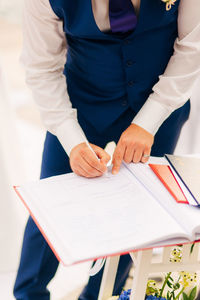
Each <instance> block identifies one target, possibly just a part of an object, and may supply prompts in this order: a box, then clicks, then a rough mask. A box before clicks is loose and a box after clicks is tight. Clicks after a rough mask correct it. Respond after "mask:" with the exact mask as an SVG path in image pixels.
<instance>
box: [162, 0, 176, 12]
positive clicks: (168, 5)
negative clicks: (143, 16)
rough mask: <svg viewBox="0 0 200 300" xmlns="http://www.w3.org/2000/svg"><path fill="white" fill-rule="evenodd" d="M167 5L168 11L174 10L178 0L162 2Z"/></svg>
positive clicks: (164, 0)
mask: <svg viewBox="0 0 200 300" xmlns="http://www.w3.org/2000/svg"><path fill="white" fill-rule="evenodd" d="M162 1H163V2H165V3H166V10H170V9H171V8H172V5H174V3H175V2H176V0H162Z"/></svg>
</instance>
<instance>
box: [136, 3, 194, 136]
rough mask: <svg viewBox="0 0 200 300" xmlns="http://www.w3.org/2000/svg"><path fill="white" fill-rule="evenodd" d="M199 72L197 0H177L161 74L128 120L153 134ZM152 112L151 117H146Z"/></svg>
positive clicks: (187, 93)
mask: <svg viewBox="0 0 200 300" xmlns="http://www.w3.org/2000/svg"><path fill="white" fill-rule="evenodd" d="M199 75H200V1H199V0H190V1H188V0H181V2H180V5H179V12H178V37H177V39H176V40H175V43H174V53H173V55H172V56H171V58H170V60H169V63H168V65H167V68H166V70H165V72H164V74H163V75H161V76H159V81H158V82H157V83H156V84H155V85H154V86H153V93H152V94H150V96H149V98H148V99H147V101H146V102H145V104H144V105H143V107H142V108H141V110H140V111H139V112H138V114H137V115H136V117H135V118H134V119H133V121H132V123H134V124H137V125H139V126H141V127H143V128H144V129H145V130H147V131H148V132H150V133H151V134H153V135H154V134H155V133H156V132H157V130H158V129H159V127H160V126H161V125H162V123H163V122H164V121H165V120H166V119H167V118H168V117H169V115H170V114H171V113H172V112H173V111H174V110H176V109H177V108H179V107H181V106H182V105H183V104H184V103H185V102H186V101H187V100H188V99H189V98H190V97H191V94H192V89H193V86H194V84H195V82H196V80H197V79H198V77H199ZM149 116H152V117H149Z"/></svg>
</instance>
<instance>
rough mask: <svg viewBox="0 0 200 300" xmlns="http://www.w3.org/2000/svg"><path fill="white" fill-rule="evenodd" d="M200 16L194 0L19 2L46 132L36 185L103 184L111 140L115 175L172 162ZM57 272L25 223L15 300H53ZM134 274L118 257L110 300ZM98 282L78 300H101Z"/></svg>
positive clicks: (199, 63) (195, 67)
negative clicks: (164, 159)
mask: <svg viewBox="0 0 200 300" xmlns="http://www.w3.org/2000/svg"><path fill="white" fill-rule="evenodd" d="M199 11H200V2H199V0H190V1H188V0H181V1H180V0H177V1H175V0H173V1H172V0H166V1H161V0H141V2H140V1H139V0H132V1H131V0H110V1H109V0H102V1H99V0H92V1H91V0H85V1H83V0H76V1H70V0H38V1H35V0H26V1H25V24H24V47H23V53H22V62H23V64H24V65H25V68H26V78H27V83H28V85H29V86H30V87H31V89H32V91H33V95H34V98H35V101H36V103H37V104H38V107H39V109H40V112H41V116H42V119H43V121H44V124H45V126H46V128H47V130H48V132H47V136H46V140H45V145H44V153H43V161H42V171H41V178H44V177H48V176H52V175H58V174H63V173H67V172H71V171H74V172H75V173H77V174H78V175H80V176H85V177H96V176H101V175H102V174H103V173H104V172H105V171H106V164H107V162H108V161H109V159H110V157H109V155H108V154H107V153H106V152H105V151H104V150H103V149H104V147H105V145H106V144H107V143H108V142H109V141H115V142H116V143H117V147H116V150H115V152H114V156H113V169H112V172H113V174H116V173H117V172H119V169H120V165H121V163H122V161H123V160H124V161H125V162H127V163H130V162H134V163H137V162H140V161H141V162H146V161H147V160H148V156H149V155H150V153H152V155H161V156H162V155H163V154H164V153H173V150H174V148H175V145H176V142H177V139H178V136H179V134H180V131H181V128H182V125H183V124H184V122H185V121H186V120H187V119H188V116H189V107H190V104H189V101H187V100H188V99H189V97H190V95H191V91H192V87H193V84H194V81H195V80H196V78H197V76H198V75H199V73H200V43H199V37H200V14H199ZM66 54H67V59H66ZM65 63H66V64H65ZM64 64H65V66H64ZM63 67H64V74H63ZM66 81H67V85H66ZM87 141H89V143H90V145H91V147H92V148H93V150H94V151H95V153H96V154H97V156H98V157H99V159H100V160H99V161H98V160H97V159H96V158H95V156H94V154H93V153H92V151H91V149H90V148H89V147H88V145H87ZM57 266H58V262H57V260H56V258H55V257H54V255H53V253H52V251H51V250H50V248H49V247H48V245H47V244H46V242H45V241H44V239H43V237H42V236H41V234H40V232H39V230H38V228H37V227H36V226H35V224H34V222H33V220H32V219H31V218H29V221H28V224H27V227H26V231H25V236H24V243H23V249H22V256H21V262H20V266H19V271H18V275H17V279H16V283H15V289H14V294H15V297H16V299H18V300H19V299H20V300H22V299H23V300H32V299H34V300H35V299H37V300H44V299H45V300H46V299H49V292H48V290H47V289H46V286H47V284H48V282H49V281H50V280H51V279H52V277H53V276H54V274H55V272H56V269H57ZM130 267H131V259H130V258H129V256H127V255H125V256H122V257H121V259H120V264H119V268H118V273H117V278H116V283H115V287H114V293H115V294H119V293H120V292H121V289H122V287H123V285H124V283H125V280H126V278H127V276H128V272H129V270H130ZM101 276H102V271H101V272H99V273H98V274H97V275H96V276H94V277H91V278H90V279H89V282H88V284H87V286H86V287H85V289H84V291H83V292H82V294H81V295H80V297H79V300H96V299H97V297H98V290H99V285H100V281H101ZM66 280H67V279H66Z"/></svg>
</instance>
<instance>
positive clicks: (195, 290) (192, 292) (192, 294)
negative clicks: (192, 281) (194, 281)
mask: <svg viewBox="0 0 200 300" xmlns="http://www.w3.org/2000/svg"><path fill="white" fill-rule="evenodd" d="M196 293H197V287H196V286H195V287H194V288H193V289H192V290H191V292H190V295H189V300H194V299H195V297H196Z"/></svg>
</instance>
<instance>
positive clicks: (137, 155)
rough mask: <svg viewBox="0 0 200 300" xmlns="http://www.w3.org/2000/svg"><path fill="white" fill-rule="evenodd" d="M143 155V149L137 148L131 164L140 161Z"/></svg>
mask: <svg viewBox="0 0 200 300" xmlns="http://www.w3.org/2000/svg"><path fill="white" fill-rule="evenodd" d="M142 155H143V148H142V147H137V148H136V149H135V152H134V155H133V162H134V163H138V162H140V161H141V159H142Z"/></svg>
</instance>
